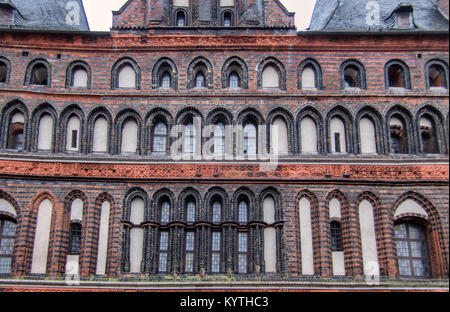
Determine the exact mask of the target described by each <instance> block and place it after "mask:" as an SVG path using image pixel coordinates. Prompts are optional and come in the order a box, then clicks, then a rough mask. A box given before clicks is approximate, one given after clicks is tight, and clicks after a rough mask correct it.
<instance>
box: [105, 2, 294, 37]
mask: <svg viewBox="0 0 450 312" xmlns="http://www.w3.org/2000/svg"><path fill="white" fill-rule="evenodd" d="M235 27H240V28H242V27H245V28H251V27H253V28H269V27H272V28H284V29H295V25H294V13H290V12H288V11H287V10H286V8H285V7H284V6H283V5H282V4H281V3H280V2H279V1H278V0H129V1H127V2H126V3H125V4H124V5H123V7H122V8H121V9H120V10H119V11H115V12H113V30H122V31H124V30H127V29H128V30H129V29H146V28H159V29H161V28H164V29H166V30H172V31H173V30H174V29H175V30H176V29H178V30H179V29H184V30H187V29H191V30H192V29H193V28H197V32H198V28H204V29H207V28H235Z"/></svg>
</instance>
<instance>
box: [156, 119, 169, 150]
mask: <svg viewBox="0 0 450 312" xmlns="http://www.w3.org/2000/svg"><path fill="white" fill-rule="evenodd" d="M166 151H167V126H166V124H165V123H163V122H158V123H157V124H156V126H155V128H153V152H155V153H165V152H166Z"/></svg>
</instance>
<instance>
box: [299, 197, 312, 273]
mask: <svg viewBox="0 0 450 312" xmlns="http://www.w3.org/2000/svg"><path fill="white" fill-rule="evenodd" d="M299 210H300V213H299V217H300V220H299V225H300V241H301V245H300V246H301V259H302V275H313V274H314V247H313V234H312V233H313V231H312V219H311V202H310V200H309V199H307V198H306V197H303V198H302V199H301V200H300V203H299Z"/></svg>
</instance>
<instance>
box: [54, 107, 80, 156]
mask: <svg viewBox="0 0 450 312" xmlns="http://www.w3.org/2000/svg"><path fill="white" fill-rule="evenodd" d="M72 116H76V117H77V118H78V119H79V120H80V133H79V138H80V139H79V142H80V146H79V149H78V152H79V153H81V152H82V151H84V150H85V148H86V147H85V141H86V140H85V115H84V112H83V109H82V108H81V107H80V106H79V105H77V104H70V105H69V106H67V107H66V108H64V109H63V111H62V112H61V114H60V115H59V121H58V131H59V147H58V149H57V150H58V152H60V153H64V152H65V151H66V141H67V139H68V133H67V124H68V121H69V119H70V118H71V117H72Z"/></svg>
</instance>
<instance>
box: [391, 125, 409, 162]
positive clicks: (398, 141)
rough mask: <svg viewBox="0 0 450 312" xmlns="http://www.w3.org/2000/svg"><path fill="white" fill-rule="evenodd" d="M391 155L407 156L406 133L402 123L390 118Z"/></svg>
mask: <svg viewBox="0 0 450 312" xmlns="http://www.w3.org/2000/svg"><path fill="white" fill-rule="evenodd" d="M389 127H390V132H391V133H390V138H391V153H392V154H407V145H406V131H405V125H404V123H403V122H402V121H401V120H400V119H398V118H396V117H392V118H391V120H390V123H389Z"/></svg>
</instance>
